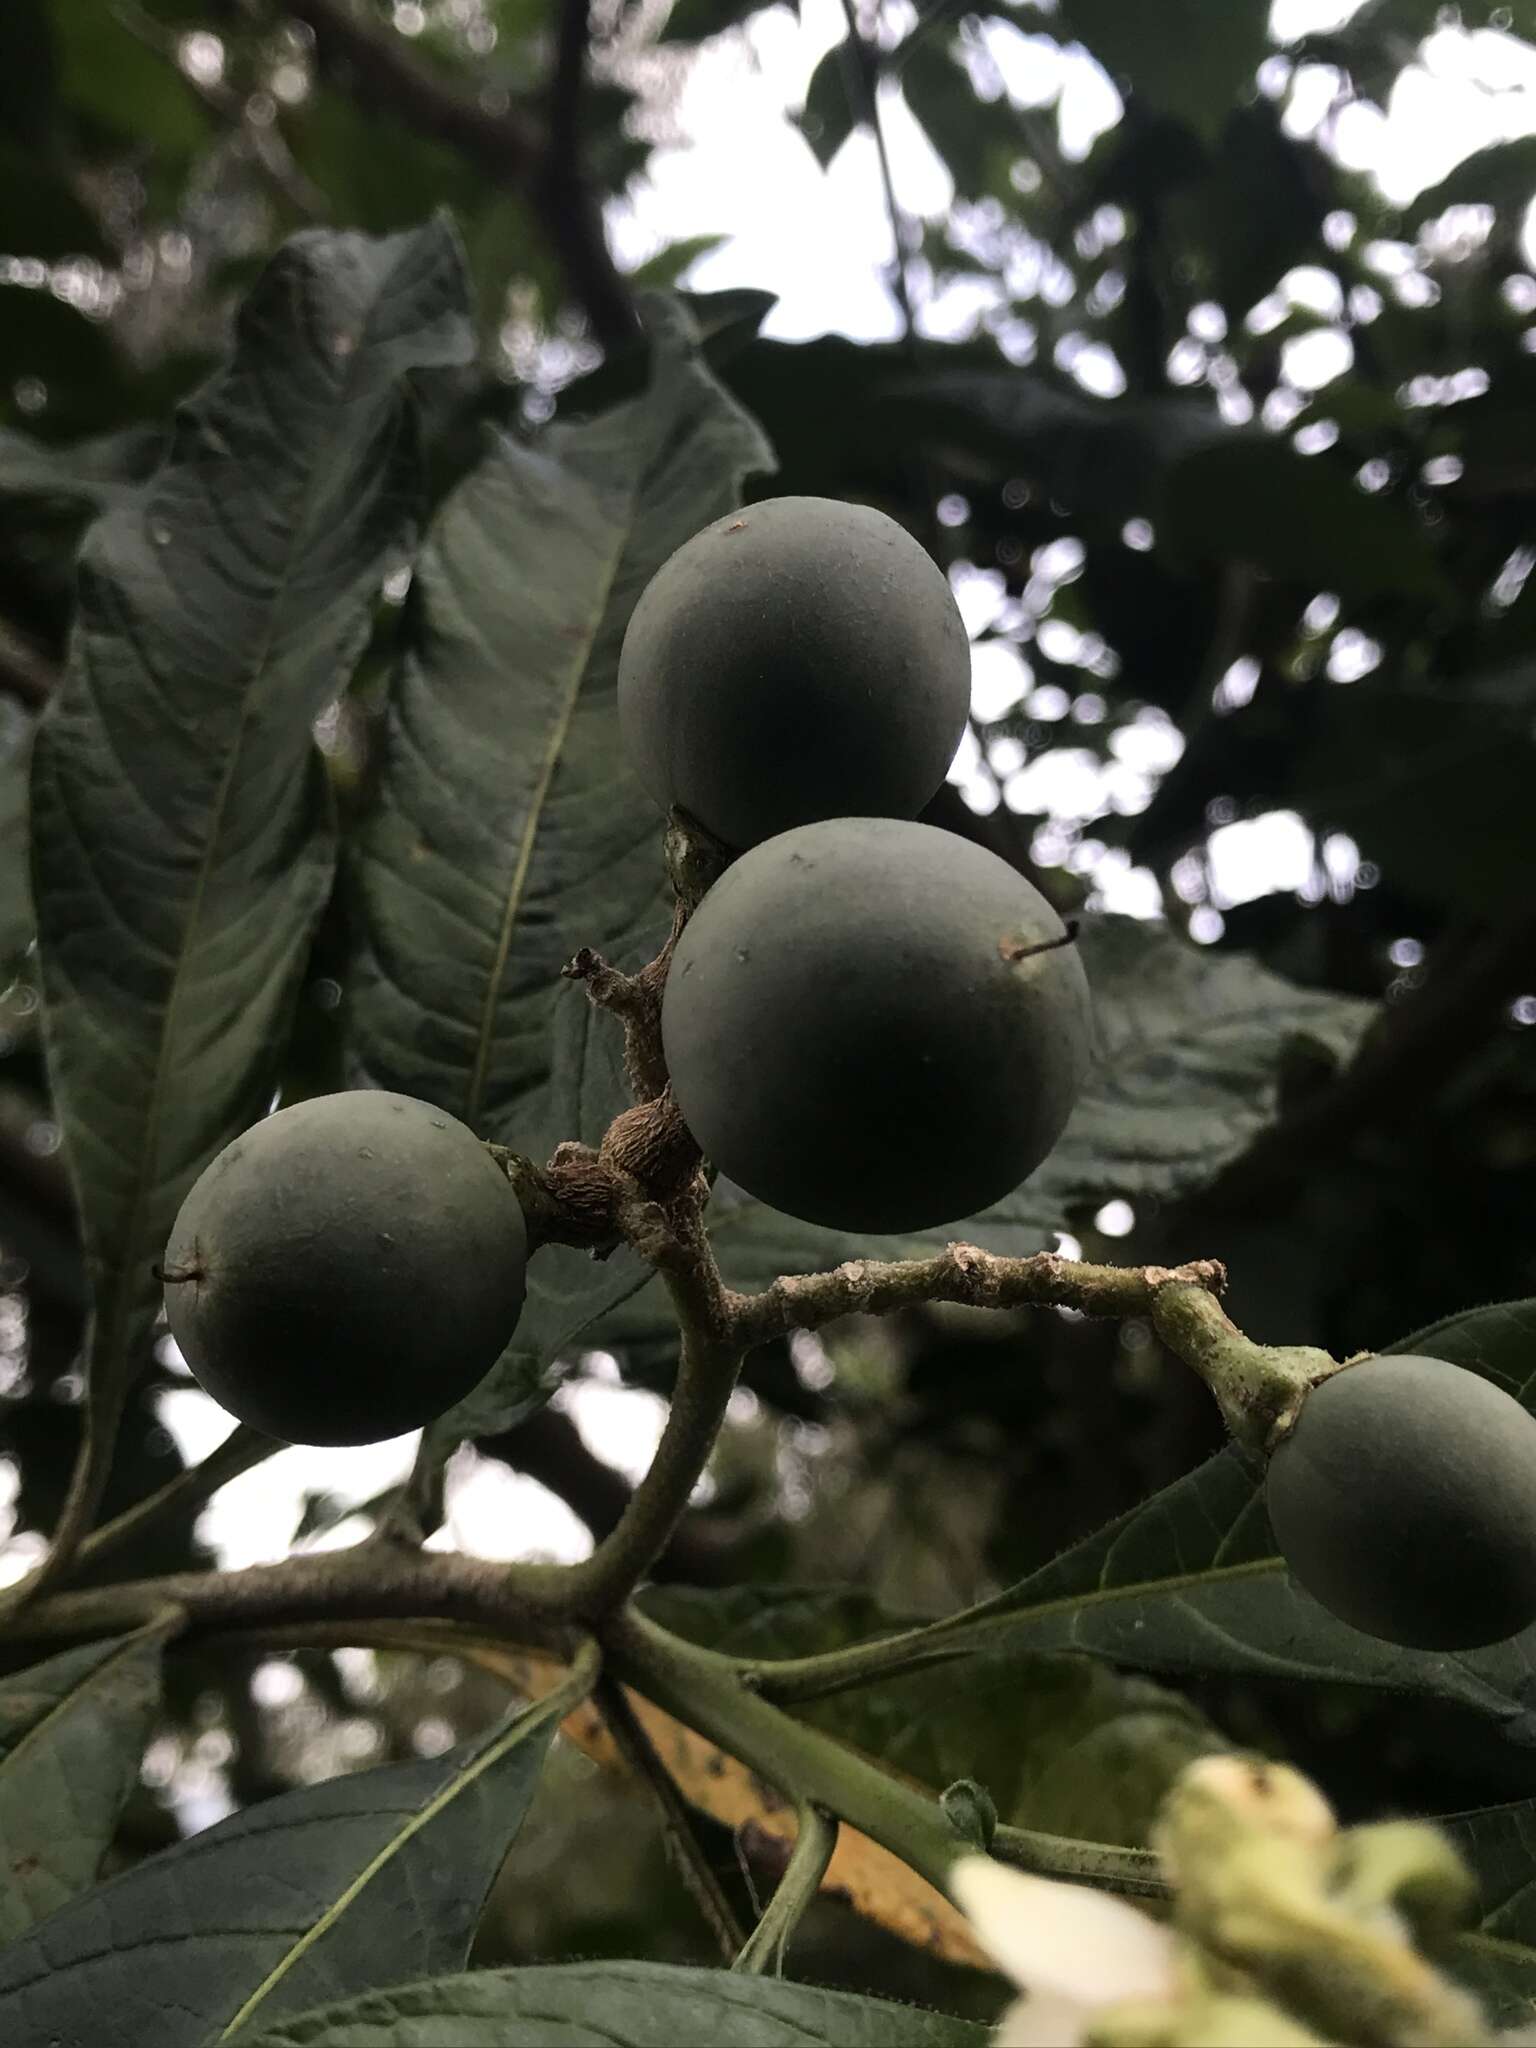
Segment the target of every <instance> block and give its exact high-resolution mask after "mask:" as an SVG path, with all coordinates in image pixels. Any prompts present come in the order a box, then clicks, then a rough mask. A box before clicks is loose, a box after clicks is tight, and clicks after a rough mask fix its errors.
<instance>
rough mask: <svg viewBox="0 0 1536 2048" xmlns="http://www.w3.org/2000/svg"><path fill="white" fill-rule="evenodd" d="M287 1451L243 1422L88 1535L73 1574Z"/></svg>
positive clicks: (80, 1550)
mask: <svg viewBox="0 0 1536 2048" xmlns="http://www.w3.org/2000/svg"><path fill="white" fill-rule="evenodd" d="M287 1448H288V1446H287V1445H286V1444H284V1443H280V1442H279V1441H278V1439H277V1438H276V1437H270V1436H263V1435H262V1433H261V1431H260V1430H259V1429H252V1428H251V1427H250V1426H249V1424H247V1423H244V1422H242V1423H240V1424H239V1425H238V1426H237V1427H236V1428H235V1429H232V1430H231V1431H230V1433H229V1435H228V1436H227V1437H225V1439H224V1441H223V1443H221V1444H219V1445H217V1446H216V1447H215V1448H214V1449H213V1450H211V1451H210V1452H209V1453H208V1455H207V1457H206V1458H204V1459H203V1460H202V1461H201V1462H200V1463H199V1464H196V1465H189V1466H188V1467H187V1469H186V1470H185V1471H184V1472H178V1473H177V1474H176V1477H175V1478H174V1479H168V1480H167V1481H166V1483H165V1485H164V1486H162V1487H160V1488H158V1490H157V1491H156V1492H154V1493H150V1494H146V1495H145V1496H144V1498H143V1500H139V1501H135V1502H134V1504H133V1506H132V1507H131V1508H125V1509H124V1510H123V1512H122V1513H121V1514H120V1515H115V1516H114V1517H113V1518H112V1520H111V1521H110V1522H103V1523H102V1525H101V1527H100V1528H99V1529H97V1530H94V1531H93V1532H92V1534H91V1535H89V1536H87V1537H86V1539H85V1541H84V1542H83V1543H82V1544H81V1545H80V1548H79V1549H78V1550H77V1551H76V1552H75V1557H74V1562H73V1564H72V1566H71V1567H70V1575H71V1576H73V1575H74V1574H76V1573H79V1572H82V1571H85V1570H87V1569H89V1567H91V1566H92V1565H96V1564H99V1563H100V1562H101V1560H102V1559H103V1558H104V1557H109V1556H110V1555H111V1554H112V1552H113V1551H116V1550H120V1549H121V1548H122V1547H123V1545H124V1544H125V1543H131V1542H132V1541H133V1540H134V1538H135V1537H138V1536H142V1535H143V1533H144V1531H145V1530H146V1529H149V1528H152V1527H153V1526H154V1525H155V1524H156V1523H157V1522H161V1521H167V1520H169V1519H170V1517H171V1516H172V1515H175V1514H178V1513H184V1512H185V1511H186V1510H187V1509H189V1508H199V1507H201V1506H202V1505H203V1504H204V1502H205V1501H208V1500H210V1499H211V1498H212V1497H213V1495H214V1494H216V1493H217V1492H218V1490H219V1488H220V1487H221V1486H227V1485H228V1484H229V1482H230V1481H231V1480H232V1479H238V1478H239V1477H240V1475H241V1474H242V1473H243V1472H249V1471H250V1470H251V1469H252V1468H253V1467H254V1466H256V1465H260V1464H261V1463H262V1462H263V1461H264V1460H265V1459H267V1458H270V1457H271V1456H272V1455H273V1453H274V1452H275V1451H283V1450H286V1449H287Z"/></svg>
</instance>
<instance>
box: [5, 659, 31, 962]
mask: <svg viewBox="0 0 1536 2048" xmlns="http://www.w3.org/2000/svg"><path fill="white" fill-rule="evenodd" d="M34 730H35V726H34V722H33V721H32V720H31V719H29V718H26V717H24V716H23V715H22V713H21V712H20V711H19V710H17V709H16V708H15V706H14V703H13V702H12V701H11V700H9V699H0V988H3V987H4V986H5V984H6V982H7V981H9V980H10V978H11V974H12V972H13V970H14V968H15V966H16V963H17V961H18V960H19V959H20V958H21V956H22V954H23V953H24V952H25V951H26V950H27V947H28V946H29V945H31V943H32V934H33V931H34V928H35V926H34V920H33V916H32V890H31V885H30V881H29V878H28V873H27V865H28V863H27V849H28V843H29V842H28V837H27V775H28V771H29V769H30V766H31V758H32V735H33V732H34Z"/></svg>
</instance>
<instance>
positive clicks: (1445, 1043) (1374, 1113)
mask: <svg viewBox="0 0 1536 2048" xmlns="http://www.w3.org/2000/svg"><path fill="white" fill-rule="evenodd" d="M1533 989H1536V916H1525V917H1520V918H1517V919H1515V920H1513V921H1512V922H1510V923H1508V924H1504V925H1497V926H1491V927H1485V928H1483V929H1482V930H1480V931H1477V932H1475V933H1473V934H1470V935H1469V936H1468V938H1467V940H1466V942H1465V943H1464V944H1463V945H1462V946H1461V947H1459V948H1452V947H1450V946H1446V947H1445V948H1444V949H1443V950H1442V953H1441V958H1440V960H1439V961H1438V962H1437V964H1436V965H1435V966H1434V967H1433V968H1432V970H1431V972H1430V973H1429V974H1428V975H1426V977H1425V979H1424V981H1423V983H1422V984H1421V986H1420V987H1419V988H1417V989H1415V990H1414V992H1413V993H1412V994H1411V995H1409V996H1408V997H1406V998H1405V999H1404V1000H1403V1001H1402V1002H1400V1003H1396V1004H1393V1005H1392V1006H1391V1007H1389V1008H1387V1009H1385V1010H1384V1011H1383V1012H1382V1014H1381V1016H1380V1017H1379V1018H1378V1019H1377V1020H1376V1022H1375V1023H1374V1024H1373V1025H1372V1027H1371V1029H1370V1030H1369V1031H1368V1032H1367V1034H1366V1036H1365V1038H1364V1040H1363V1041H1362V1043H1361V1045H1360V1048H1359V1050H1358V1051H1357V1052H1356V1054H1355V1057H1354V1059H1353V1060H1351V1062H1350V1063H1349V1065H1348V1066H1347V1067H1345V1069H1344V1070H1343V1072H1342V1073H1341V1074H1340V1075H1339V1077H1338V1079H1337V1080H1336V1081H1334V1082H1332V1083H1331V1084H1330V1085H1329V1086H1327V1087H1325V1088H1322V1089H1320V1090H1319V1091H1318V1093H1317V1094H1316V1095H1315V1096H1313V1097H1312V1098H1311V1099H1310V1100H1309V1101H1307V1102H1305V1103H1304V1104H1302V1106H1301V1107H1300V1108H1299V1109H1298V1110H1296V1111H1295V1112H1294V1113H1293V1114H1291V1115H1289V1116H1287V1117H1285V1118H1284V1119H1283V1121H1281V1122H1280V1123H1278V1124H1275V1125H1273V1126H1272V1127H1271V1128H1270V1129H1269V1130H1267V1131H1265V1132H1264V1133H1263V1135H1262V1136H1261V1137H1259V1138H1258V1139H1257V1140H1256V1141H1255V1143H1254V1144H1252V1145H1251V1146H1250V1147H1249V1148H1248V1150H1247V1151H1246V1152H1245V1153H1243V1155H1242V1156H1241V1158H1239V1159H1235V1160H1234V1161H1233V1162H1232V1164H1231V1165H1230V1166H1229V1167H1228V1168H1227V1169H1226V1171H1225V1172H1224V1173H1221V1174H1219V1175H1218V1176H1217V1178H1216V1179H1215V1180H1214V1181H1213V1182H1212V1183H1211V1185H1210V1186H1209V1187H1208V1188H1206V1189H1204V1190H1202V1192H1201V1193H1200V1194H1199V1195H1197V1196H1196V1197H1194V1198H1193V1200H1192V1202H1191V1203H1190V1204H1189V1206H1188V1208H1187V1209H1186V1210H1185V1211H1184V1212H1183V1213H1182V1214H1180V1215H1179V1217H1178V1223H1179V1226H1180V1228H1181V1229H1182V1228H1186V1227H1187V1226H1188V1219H1189V1217H1190V1216H1191V1215H1193V1214H1196V1213H1204V1212H1211V1213H1216V1214H1231V1213H1233V1212H1235V1211H1240V1210H1252V1209H1255V1208H1261V1207H1263V1206H1264V1205H1265V1204H1266V1203H1267V1202H1270V1201H1272V1200H1274V1199H1275V1198H1276V1197H1277V1196H1280V1195H1283V1194H1285V1193H1286V1192H1288V1191H1289V1190H1290V1189H1291V1188H1292V1187H1294V1185H1295V1183H1296V1182H1297V1181H1298V1180H1300V1179H1302V1178H1304V1177H1305V1176H1306V1175H1308V1174H1311V1173H1315V1172H1316V1171H1317V1166H1318V1161H1319V1159H1321V1158H1324V1157H1326V1156H1330V1155H1332V1154H1334V1153H1336V1152H1337V1151H1338V1149H1339V1147H1340V1146H1341V1145H1343V1144H1345V1143H1346V1142H1347V1141H1348V1140H1349V1139H1350V1138H1352V1137H1354V1136H1355V1135H1356V1134H1357V1133H1358V1132H1360V1131H1362V1130H1364V1129H1367V1128H1368V1127H1369V1126H1370V1125H1372V1124H1374V1123H1377V1122H1380V1121H1383V1120H1384V1119H1386V1118H1389V1117H1390V1118H1394V1119H1400V1118H1401V1116H1402V1114H1403V1113H1404V1111H1405V1110H1406V1109H1408V1108H1409V1107H1410V1106H1411V1105H1412V1104H1413V1103H1415V1102H1417V1101H1422V1100H1424V1099H1425V1098H1426V1097H1427V1096H1429V1095H1430V1094H1431V1093H1433V1092H1434V1091H1436V1090H1438V1089H1439V1088H1441V1087H1442V1086H1443V1085H1444V1083H1445V1081H1446V1079H1447V1077H1448V1076H1449V1075H1451V1074H1453V1073H1455V1072H1456V1071H1457V1069H1458V1068H1459V1067H1460V1065H1461V1064H1462V1062H1463V1061H1465V1060H1466V1059H1467V1058H1469V1057H1470V1056H1471V1055H1472V1054H1473V1053H1475V1052H1477V1051H1479V1050H1480V1049H1481V1048H1482V1047H1484V1046H1486V1045H1487V1044H1488V1042H1489V1036H1490V1027H1491V1026H1495V1015H1494V1013H1495V1012H1497V1011H1499V1010H1500V1009H1502V1008H1503V1007H1504V1006H1506V1005H1507V1004H1508V1003H1510V1002H1512V1001H1513V1000H1514V998H1515V997H1516V996H1519V995H1523V994H1527V993H1529V992H1530V991H1532V990H1533ZM1495 1028H1496V1026H1495Z"/></svg>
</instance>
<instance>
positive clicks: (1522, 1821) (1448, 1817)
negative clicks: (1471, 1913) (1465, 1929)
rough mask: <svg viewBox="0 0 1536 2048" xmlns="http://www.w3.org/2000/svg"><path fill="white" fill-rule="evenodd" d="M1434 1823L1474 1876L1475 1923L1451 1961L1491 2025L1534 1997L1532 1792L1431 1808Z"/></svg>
mask: <svg viewBox="0 0 1536 2048" xmlns="http://www.w3.org/2000/svg"><path fill="white" fill-rule="evenodd" d="M1435 1826H1436V1827H1437V1828H1439V1829H1441V1830H1442V1831H1443V1832H1444V1833H1445V1834H1447V1835H1448V1836H1449V1837H1450V1839H1451V1840H1452V1842H1454V1843H1455V1845H1456V1847H1457V1848H1458V1849H1459V1850H1460V1851H1461V1854H1462V1855H1463V1857H1465V1859H1466V1861H1467V1863H1468V1865H1469V1866H1470V1868H1471V1870H1472V1873H1473V1875H1474V1876H1475V1877H1476V1879H1477V1887H1478V1903H1479V1907H1480V1912H1479V1918H1478V1924H1477V1931H1476V1932H1475V1933H1472V1934H1466V1935H1463V1936H1462V1937H1461V1939H1460V1940H1459V1941H1458V1942H1457V1944H1456V1948H1455V1951H1454V1954H1453V1958H1452V1968H1453V1970H1454V1972H1455V1974H1456V1976H1457V1977H1459V1978H1461V1979H1462V1980H1463V1981H1464V1982H1466V1983H1468V1984H1469V1985H1471V1986H1472V1988H1473V1989H1474V1990H1476V1991H1477V1992H1478V1994H1479V1995H1480V1997H1481V1998H1482V1999H1483V2001H1484V2003H1485V2005H1487V2007H1488V2008H1489V2012H1490V2016H1491V2018H1492V2019H1493V2021H1494V2023H1495V2024H1496V2025H1502V2026H1507V2025H1510V2024H1512V2023H1513V2022H1516V2021H1520V2020H1529V2018H1530V2016H1531V2007H1532V2005H1533V2003H1536V1872H1533V1862H1532V1856H1533V1851H1536V1800H1531V1799H1520V1800H1514V1801H1512V1802H1511V1803H1510V1804H1509V1805H1507V1806H1488V1807H1482V1808H1480V1809H1479V1810H1478V1811H1476V1812H1474V1813H1451V1814H1444V1815H1441V1816H1438V1817H1437V1818H1436V1821H1435Z"/></svg>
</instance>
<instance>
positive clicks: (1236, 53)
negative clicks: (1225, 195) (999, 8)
mask: <svg viewBox="0 0 1536 2048" xmlns="http://www.w3.org/2000/svg"><path fill="white" fill-rule="evenodd" d="M1062 11H1063V13H1064V15H1065V17H1066V25H1067V27H1068V29H1069V30H1070V32H1071V33H1072V34H1073V35H1074V36H1076V37H1078V38H1079V40H1080V41H1082V42H1084V43H1086V44H1087V46H1088V48H1089V50H1091V51H1092V53H1093V55H1094V56H1095V57H1097V58H1098V60H1099V62H1100V63H1101V64H1102V65H1103V66H1104V68H1105V70H1106V71H1107V72H1108V73H1109V74H1110V76H1111V77H1112V78H1113V79H1115V80H1116V81H1117V83H1125V84H1129V86H1130V88H1131V90H1132V91H1133V92H1134V93H1135V94H1136V95H1137V97H1138V98H1140V99H1144V100H1145V101H1146V102H1147V104H1148V105H1149V106H1151V107H1156V108H1159V109H1160V110H1162V111H1164V112H1167V113H1170V114H1179V115H1181V116H1182V117H1183V118H1184V119H1185V120H1186V121H1188V122H1189V124H1190V126H1191V127H1192V128H1195V129H1198V130H1199V131H1201V132H1202V133H1204V134H1208V135H1209V134H1214V133H1215V132H1216V131H1217V130H1218V129H1219V128H1220V126H1221V124H1222V122H1223V121H1224V120H1225V119H1226V115H1227V110H1228V108H1229V107H1230V106H1231V105H1232V102H1233V101H1234V100H1235V99H1237V98H1238V96H1239V95H1240V94H1242V93H1243V92H1245V91H1246V90H1247V88H1248V87H1249V86H1251V85H1252V83H1253V76H1254V73H1255V72H1256V71H1257V70H1258V68H1259V65H1260V63H1261V62H1262V61H1263V58H1264V55H1265V52H1266V51H1267V50H1268V48H1269V0H1162V4H1161V5H1160V6H1157V7H1145V6H1143V7H1127V6H1126V5H1125V0H1064V5H1063V9H1062Z"/></svg>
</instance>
